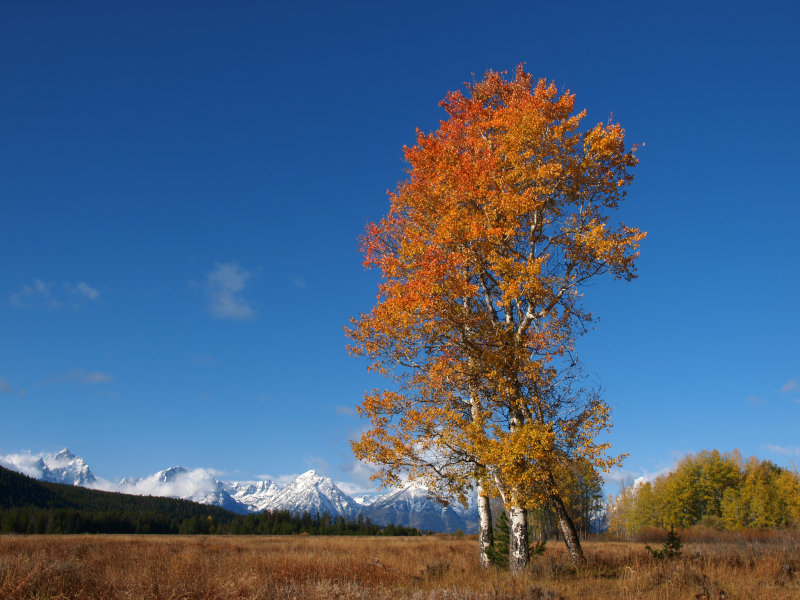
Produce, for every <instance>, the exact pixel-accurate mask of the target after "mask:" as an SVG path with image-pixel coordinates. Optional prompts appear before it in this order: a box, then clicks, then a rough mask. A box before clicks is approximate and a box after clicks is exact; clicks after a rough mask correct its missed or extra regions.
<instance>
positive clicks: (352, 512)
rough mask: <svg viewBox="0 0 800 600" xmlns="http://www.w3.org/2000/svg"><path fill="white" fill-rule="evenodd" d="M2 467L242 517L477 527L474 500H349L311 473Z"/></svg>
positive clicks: (27, 460) (415, 490)
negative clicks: (124, 472) (113, 474)
mask: <svg viewBox="0 0 800 600" xmlns="http://www.w3.org/2000/svg"><path fill="white" fill-rule="evenodd" d="M0 465H2V466H5V467H7V468H10V469H13V470H15V471H20V472H22V473H24V474H26V475H28V476H30V477H34V478H36V479H41V480H44V481H51V482H55V483H66V484H70V485H81V486H85V487H91V488H95V489H104V490H108V491H115V492H123V493H126V494H138V495H145V496H169V497H172V498H183V499H185V500H192V501H194V502H200V503H202V504H212V505H215V506H220V507H222V508H225V509H227V510H230V511H232V512H236V513H240V514H248V513H255V512H261V511H263V510H273V511H274V510H288V511H290V512H292V513H303V512H309V513H311V514H321V513H328V514H329V515H331V516H333V517H338V516H342V517H345V518H348V519H355V518H357V517H358V515H359V514H361V515H363V516H364V517H365V518H369V519H370V521H372V522H373V523H375V524H376V525H389V524H390V523H393V524H395V525H403V526H410V527H417V528H419V529H423V530H432V531H455V530H457V529H461V530H463V531H474V530H475V529H476V527H477V510H476V508H475V505H476V502H475V498H473V497H470V499H469V500H470V502H469V506H468V508H464V507H463V505H461V504H458V503H454V504H453V505H451V506H443V505H441V504H440V503H438V502H437V501H436V500H434V499H433V498H431V497H430V496H429V495H428V492H427V490H425V489H424V488H420V487H415V486H407V487H405V488H403V489H399V490H393V491H391V492H388V493H386V494H383V495H378V496H375V495H369V494H364V495H360V496H358V497H357V498H353V497H351V496H349V495H348V494H346V493H345V492H343V491H342V490H341V489H340V488H339V486H337V485H336V483H335V482H334V481H333V480H332V479H330V478H329V477H325V476H322V475H320V474H318V473H317V472H316V471H313V470H312V471H307V472H305V473H303V474H302V475H300V476H298V477H297V478H296V479H294V480H293V481H291V482H290V483H288V484H286V485H285V486H283V487H281V486H280V485H278V484H277V483H275V482H273V481H269V480H264V481H222V480H220V479H218V478H217V476H216V475H215V474H214V473H213V472H211V471H209V470H206V469H192V470H190V469H186V468H184V467H179V466H176V467H170V468H168V469H164V470H163V471H158V472H157V473H154V474H153V475H150V476H148V477H144V478H125V479H122V480H120V481H119V482H117V483H114V482H110V481H107V480H103V479H97V478H96V477H95V476H94V474H93V473H92V472H91V471H90V470H89V467H88V466H87V465H86V463H85V461H84V460H83V459H82V458H80V457H79V456H76V455H74V454H72V453H71V452H70V451H69V450H68V449H66V448H65V449H64V450H62V451H61V452H58V453H57V454H44V453H43V454H37V455H31V454H9V455H6V456H2V455H0ZM473 496H474V494H473ZM473 513H474V514H473Z"/></svg>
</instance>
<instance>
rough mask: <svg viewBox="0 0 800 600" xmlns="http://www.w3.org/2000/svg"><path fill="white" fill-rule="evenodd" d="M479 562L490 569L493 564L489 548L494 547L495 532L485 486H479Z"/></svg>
mask: <svg viewBox="0 0 800 600" xmlns="http://www.w3.org/2000/svg"><path fill="white" fill-rule="evenodd" d="M477 492H478V561H479V562H480V565H481V567H483V568H484V569H488V568H489V567H490V566H491V564H492V559H491V558H489V548H491V547H492V546H493V545H494V532H493V531H492V509H491V507H490V506H489V496H486V495H484V492H483V486H482V485H481V484H478V486H477Z"/></svg>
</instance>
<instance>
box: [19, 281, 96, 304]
mask: <svg viewBox="0 0 800 600" xmlns="http://www.w3.org/2000/svg"><path fill="white" fill-rule="evenodd" d="M71 296H77V300H78V302H77V304H76V303H75V300H74V299H72V300H70V297H71ZM99 296H100V292H99V291H97V290H96V289H95V288H93V287H92V286H90V285H89V284H88V283H86V282H85V281H79V282H78V283H69V282H65V283H64V284H63V285H62V286H60V287H57V286H56V285H55V284H53V283H47V282H45V281H42V280H41V279H38V278H36V279H34V280H33V282H32V283H31V284H25V285H23V286H22V288H20V290H19V291H18V292H15V293H13V294H11V296H10V297H9V299H8V303H9V304H10V305H11V306H13V307H14V308H46V309H49V310H58V309H59V308H61V307H62V306H63V305H64V303H69V302H71V303H72V304H73V307H74V308H78V307H79V306H80V305H81V303H82V302H83V301H86V300H88V301H90V302H94V301H95V300H97V298H98V297H99Z"/></svg>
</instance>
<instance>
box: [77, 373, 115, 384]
mask: <svg viewBox="0 0 800 600" xmlns="http://www.w3.org/2000/svg"><path fill="white" fill-rule="evenodd" d="M79 380H80V382H81V383H89V384H91V383H114V378H113V377H112V376H111V375H109V374H108V373H101V372H100V371H92V372H91V373H86V374H85V375H83V376H82V377H80V378H79Z"/></svg>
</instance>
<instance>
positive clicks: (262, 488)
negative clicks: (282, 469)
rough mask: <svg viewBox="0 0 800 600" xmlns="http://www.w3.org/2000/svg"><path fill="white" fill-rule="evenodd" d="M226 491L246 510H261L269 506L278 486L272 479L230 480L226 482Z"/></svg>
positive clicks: (277, 490) (278, 489) (278, 488)
mask: <svg viewBox="0 0 800 600" xmlns="http://www.w3.org/2000/svg"><path fill="white" fill-rule="evenodd" d="M226 487H227V491H228V493H229V494H230V495H231V496H232V497H233V499H234V500H236V502H238V503H239V504H241V505H242V506H244V507H245V508H246V509H247V512H261V511H262V510H266V509H267V508H269V507H270V506H271V502H272V500H273V498H274V497H275V495H276V494H277V493H278V492H279V491H280V489H281V488H280V486H279V485H278V484H277V483H274V482H272V481H243V482H240V481H231V482H228V483H227V484H226Z"/></svg>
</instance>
